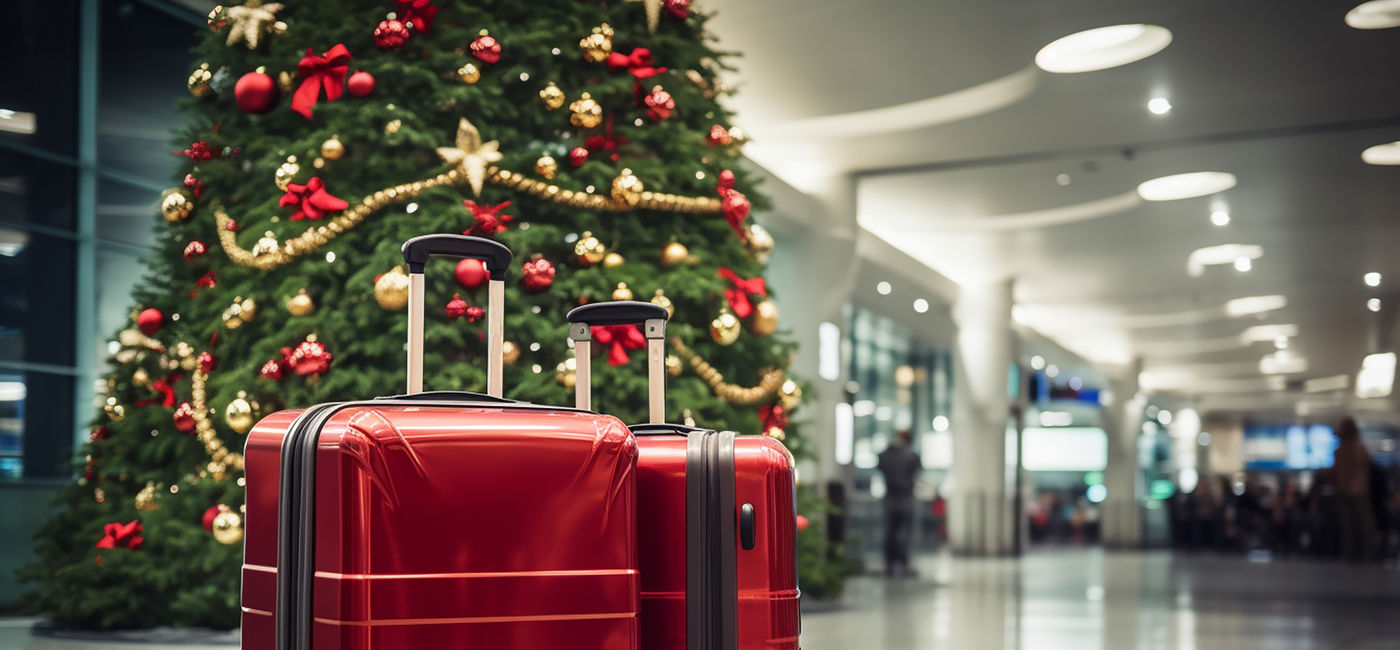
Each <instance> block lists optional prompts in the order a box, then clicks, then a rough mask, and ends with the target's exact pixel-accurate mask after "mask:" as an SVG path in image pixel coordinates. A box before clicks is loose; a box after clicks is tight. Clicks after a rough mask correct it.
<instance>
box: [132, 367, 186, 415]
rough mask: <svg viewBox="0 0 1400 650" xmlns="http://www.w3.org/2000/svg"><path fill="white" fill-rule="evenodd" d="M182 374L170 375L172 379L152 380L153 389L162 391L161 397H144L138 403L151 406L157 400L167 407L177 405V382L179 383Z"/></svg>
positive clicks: (138, 404)
mask: <svg viewBox="0 0 1400 650" xmlns="http://www.w3.org/2000/svg"><path fill="white" fill-rule="evenodd" d="M179 381H180V375H170V379H169V380H168V381H167V380H165V379H157V380H155V381H153V382H151V390H153V391H155V392H157V393H160V394H161V397H152V398H151V399H143V400H141V401H139V402H137V403H136V405H137V406H150V405H152V404H155V403H157V402H159V403H160V405H161V406H164V407H165V408H170V407H172V406H175V384H177V383H179Z"/></svg>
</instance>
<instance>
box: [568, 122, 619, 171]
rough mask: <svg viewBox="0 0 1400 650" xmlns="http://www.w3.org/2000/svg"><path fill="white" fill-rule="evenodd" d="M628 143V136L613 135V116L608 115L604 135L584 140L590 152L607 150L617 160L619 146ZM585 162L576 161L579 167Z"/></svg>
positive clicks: (610, 156) (585, 147) (609, 155)
mask: <svg viewBox="0 0 1400 650" xmlns="http://www.w3.org/2000/svg"><path fill="white" fill-rule="evenodd" d="M624 144H627V138H624V137H622V136H620V135H613V118H612V115H608V122H607V126H606V127H604V128H603V135H595V136H592V137H590V138H588V139H587V140H584V141H583V148H584V149H587V150H589V151H590V152H598V151H606V152H608V157H609V158H611V159H612V160H613V162H617V148H618V147H620V146H622V145H624ZM581 164H583V163H576V164H575V165H574V166H575V167H577V166H578V165H581Z"/></svg>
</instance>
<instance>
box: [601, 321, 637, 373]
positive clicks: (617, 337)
mask: <svg viewBox="0 0 1400 650" xmlns="http://www.w3.org/2000/svg"><path fill="white" fill-rule="evenodd" d="M593 340H594V341H597V342H598V343H600V344H602V345H607V346H611V347H609V348H608V365H610V366H623V365H627V362H628V361H630V360H631V358H630V357H628V356H627V351H628V350H636V349H638V348H644V347H646V344H647V339H646V337H645V336H642V330H641V328H639V327H637V326H636V325H594V326H593Z"/></svg>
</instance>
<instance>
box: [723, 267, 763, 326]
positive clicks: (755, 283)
mask: <svg viewBox="0 0 1400 650" xmlns="http://www.w3.org/2000/svg"><path fill="white" fill-rule="evenodd" d="M719 277H721V278H724V279H726V280H728V281H729V284H731V285H733V288H730V289H725V290H724V298H725V299H726V300H728V301H729V308H730V309H732V310H734V315H735V316H738V317H739V318H748V317H749V314H752V313H753V304H751V303H750V302H749V294H751V293H754V294H758V295H760V296H763V297H765V298H766V297H767V296H768V283H767V282H765V281H764V280H763V278H750V279H748V280H745V279H743V278H741V277H739V276H738V274H736V273H734V272H733V271H731V270H729V269H728V268H727V267H720V269H719Z"/></svg>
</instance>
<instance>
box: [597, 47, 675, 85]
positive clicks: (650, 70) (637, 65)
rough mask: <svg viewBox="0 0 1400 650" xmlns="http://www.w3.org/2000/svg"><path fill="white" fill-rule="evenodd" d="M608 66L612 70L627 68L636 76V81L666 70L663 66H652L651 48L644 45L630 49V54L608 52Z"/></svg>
mask: <svg viewBox="0 0 1400 650" xmlns="http://www.w3.org/2000/svg"><path fill="white" fill-rule="evenodd" d="M608 67H609V68H612V69H614V70H616V69H618V68H627V71H628V72H631V73H632V76H633V77H636V78H637V81H641V80H643V79H646V78H647V77H654V76H656V75H659V74H661V73H663V72H665V71H666V68H665V67H660V66H653V65H652V64H651V50H648V49H647V48H645V47H639V48H637V49H635V50H632V53H631V54H621V53H619V52H613V53H611V54H608Z"/></svg>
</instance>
